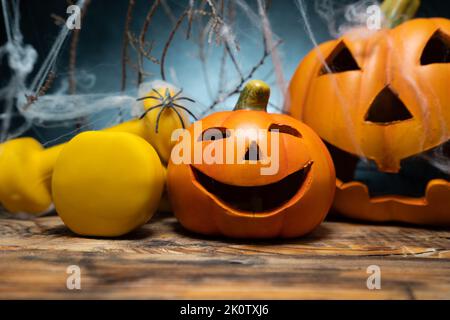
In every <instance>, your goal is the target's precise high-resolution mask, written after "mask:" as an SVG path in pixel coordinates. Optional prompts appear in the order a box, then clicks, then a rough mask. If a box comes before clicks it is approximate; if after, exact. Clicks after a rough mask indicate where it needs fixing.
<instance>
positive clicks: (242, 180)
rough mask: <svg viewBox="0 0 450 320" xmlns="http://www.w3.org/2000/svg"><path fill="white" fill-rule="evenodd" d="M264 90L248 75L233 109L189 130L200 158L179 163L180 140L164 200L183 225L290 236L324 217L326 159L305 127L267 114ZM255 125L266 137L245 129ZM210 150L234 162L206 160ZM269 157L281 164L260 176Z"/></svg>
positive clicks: (329, 183)
mask: <svg viewBox="0 0 450 320" xmlns="http://www.w3.org/2000/svg"><path fill="white" fill-rule="evenodd" d="M269 94H270V89H269V87H268V86H267V85H266V84H265V83H263V82H262V81H256V80H254V81H251V82H249V83H248V84H247V86H246V87H245V89H244V90H243V92H242V93H241V96H240V98H239V101H238V103H237V105H236V108H235V110H234V111H225V112H218V113H214V114H211V115H209V116H207V117H206V118H204V119H203V120H200V121H198V122H197V123H195V124H194V125H193V126H191V127H190V128H189V130H188V132H189V135H187V137H188V138H184V139H189V140H187V142H188V144H187V145H189V146H190V148H191V149H190V151H191V152H192V153H193V152H195V150H201V151H202V157H203V158H202V159H203V160H204V161H197V162H195V161H190V162H186V163H179V164H176V163H175V162H174V160H173V159H174V156H175V153H176V152H178V151H177V146H180V144H181V143H185V142H186V141H183V142H180V144H178V145H177V146H175V148H174V149H173V151H172V156H171V161H170V163H169V168H168V181H167V183H168V190H169V198H170V200H171V205H172V208H173V210H174V213H175V215H176V217H177V218H178V220H179V221H180V223H181V224H182V225H183V226H184V227H185V228H187V229H189V230H191V231H194V232H197V233H201V234H205V235H224V236H228V237H233V238H272V237H283V238H289V237H298V236H302V235H305V234H307V233H309V232H311V231H312V230H314V229H315V228H316V227H317V226H318V225H319V224H320V223H321V222H322V221H323V219H324V218H325V216H326V214H327V212H328V210H329V208H330V207H331V203H332V200H333V195H334V189H335V172H334V167H333V163H332V160H331V157H330V155H329V153H328V152H327V149H326V147H325V145H324V144H323V143H322V141H321V140H320V138H319V137H318V136H317V135H316V134H315V133H314V132H313V131H312V130H311V129H310V128H309V127H307V126H306V125H304V124H302V123H300V122H299V121H297V120H295V119H293V118H291V117H289V116H286V115H281V114H269V113H267V112H266V105H267V102H268V98H269ZM200 125H201V127H202V129H201V131H200V132H196V129H195V128H196V126H197V128H198V127H199V126H200ZM256 131H258V132H265V133H266V135H265V137H264V135H254V134H251V133H250V132H253V133H254V132H256ZM211 132H215V134H211ZM270 132H272V133H273V132H277V134H275V135H271V134H268V133H270ZM272 139H274V140H273V141H272ZM269 140H270V141H269ZM273 142H276V143H273ZM263 145H265V146H267V147H263ZM239 146H241V147H239ZM242 146H243V148H242ZM275 146H278V152H276V150H275V148H276V147H275ZM196 148H197V149H196ZM211 149H214V150H215V152H219V153H222V155H223V156H224V159H231V160H232V161H222V162H223V163H218V161H216V162H215V163H211V162H210V161H206V160H205V159H206V158H205V154H207V153H208V150H211ZM188 151H189V150H188ZM183 152H184V150H183ZM180 153H181V152H180ZM275 153H277V156H275ZM269 155H270V158H271V161H278V163H277V164H276V166H277V169H278V170H274V171H273V172H272V173H271V174H269V175H266V174H262V172H263V171H262V170H263V169H264V168H267V167H268V162H267V161H265V160H267V159H268V157H269ZM239 160H241V161H239ZM271 165H274V163H273V162H272V163H271Z"/></svg>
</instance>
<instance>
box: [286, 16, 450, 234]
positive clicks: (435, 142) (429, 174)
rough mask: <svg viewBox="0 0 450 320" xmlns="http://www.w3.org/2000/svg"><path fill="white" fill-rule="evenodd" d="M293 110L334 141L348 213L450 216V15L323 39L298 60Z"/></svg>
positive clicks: (339, 193)
mask: <svg viewBox="0 0 450 320" xmlns="http://www.w3.org/2000/svg"><path fill="white" fill-rule="evenodd" d="M287 110H288V111H289V113H290V114H291V115H292V116H294V117H295V118H297V119H300V120H302V121H304V122H305V123H306V124H307V125H309V126H310V127H312V128H313V129H314V130H315V131H316V132H317V133H318V134H319V135H320V136H321V138H322V139H323V140H324V141H325V142H326V143H327V144H328V146H329V149H330V152H331V155H332V157H333V160H334V163H335V167H336V174H337V178H338V179H337V190H336V199H335V202H334V207H335V208H336V209H337V211H338V212H340V213H342V214H344V215H346V216H348V217H352V218H358V219H366V220H372V221H402V222H409V223H417V224H431V225H450V183H449V180H450V179H449V177H450V174H449V166H448V165H449V161H450V158H449V155H450V152H449V151H450V148H449V147H450V144H449V138H450V20H446V19H439V18H436V19H414V20H411V21H408V22H405V23H403V24H401V25H399V26H397V27H396V28H394V29H382V30H379V31H374V32H370V33H369V32H368V30H353V31H351V32H349V33H348V34H346V35H344V36H343V37H342V38H340V39H337V40H335V41H330V42H327V43H324V44H322V45H320V46H319V47H317V48H316V49H314V50H313V51H312V52H310V53H309V55H308V56H307V57H306V58H305V59H304V60H303V61H302V62H301V64H300V66H299V67H298V69H297V71H296V73H295V75H294V77H293V79H292V81H291V85H290V90H289V97H288V101H287ZM360 159H363V160H360ZM430 159H431V161H430ZM439 160H440V161H439Z"/></svg>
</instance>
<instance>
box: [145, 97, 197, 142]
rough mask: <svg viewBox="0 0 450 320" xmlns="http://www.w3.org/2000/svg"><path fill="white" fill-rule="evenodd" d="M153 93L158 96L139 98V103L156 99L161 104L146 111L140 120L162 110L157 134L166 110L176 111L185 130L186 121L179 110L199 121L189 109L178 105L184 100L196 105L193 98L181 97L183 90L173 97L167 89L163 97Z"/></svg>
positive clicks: (156, 130) (159, 115) (156, 128)
mask: <svg viewBox="0 0 450 320" xmlns="http://www.w3.org/2000/svg"><path fill="white" fill-rule="evenodd" d="M152 91H153V92H154V93H156V96H147V97H142V98H138V99H137V101H142V100H146V99H154V100H158V101H159V102H160V104H158V105H156V106H153V107H151V108H148V109H147V110H145V112H144V113H143V114H142V115H141V116H140V117H139V119H142V118H144V117H145V115H146V114H147V113H149V112H150V111H152V110H153V109H156V108H161V110H159V112H158V116H157V117H156V126H155V132H156V133H158V127H159V120H160V118H161V114H162V113H163V112H164V110H166V109H170V108H171V109H172V110H173V111H175V113H176V114H177V116H178V119H180V122H181V125H182V126H183V129H185V124H184V121H183V117H182V116H181V114H180V112H179V111H178V110H177V108H180V109H183V110H184V111H186V112H187V113H189V114H190V115H191V116H192V117H193V118H194V119H195V120H197V117H196V116H195V115H194V114H193V113H192V112H191V111H190V110H189V109H188V108H186V107H184V106H182V105H180V104H178V103H177V102H178V101H182V100H186V101H190V102H194V103H195V100H193V99H191V98H188V97H183V96H180V95H181V93H182V92H183V89H181V90H180V91H178V92H177V93H176V94H174V95H173V96H172V95H171V94H170V90H169V89H166V91H165V93H164V95H162V94H161V93H160V92H158V91H157V90H156V89H152Z"/></svg>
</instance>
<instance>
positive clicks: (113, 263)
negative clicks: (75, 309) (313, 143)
mask: <svg viewBox="0 0 450 320" xmlns="http://www.w3.org/2000/svg"><path fill="white" fill-rule="evenodd" d="M69 265H78V266H79V267H80V268H81V287H82V288H81V290H73V291H72V290H68V289H67V288H66V279H67V276H68V274H67V273H66V268H67V267H68V266H69ZM370 265H378V266H380V268H381V272H382V284H381V285H382V288H381V290H374V291H371V290H368V289H367V286H366V281H367V277H368V276H369V275H368V274H367V273H366V270H367V267H368V266H370ZM0 298H1V299H12V298H26V299H29V298H38V299H41V298H43V299H47V298H61V299H91V298H101V299H116V298H125V299H135V298H137V299H147V298H162V299H165V298H179V299H197V298H199V299H200V298H206V299H240V298H245V299H347V298H352V299H450V230H428V229H418V228H411V227H402V226H368V225H361V224H352V223H345V222H325V223H324V224H322V226H321V227H320V228H319V229H318V230H317V231H316V232H314V233H313V234H311V235H310V236H308V237H306V238H303V239H298V240H289V241H270V242H269V241H264V242H250V241H236V240H226V239H208V238H204V237H199V236H197V235H193V234H190V233H188V232H186V231H184V230H183V229H181V227H180V226H179V225H178V223H177V222H176V220H175V219H174V218H173V217H171V216H167V215H166V216H159V217H156V218H155V219H154V220H152V221H151V223H149V224H147V225H145V226H144V227H142V228H141V229H139V230H138V231H136V232H134V233H133V234H131V235H129V236H127V237H122V238H120V239H116V240H109V239H97V238H81V237H77V236H76V235H74V234H72V233H71V232H70V231H69V230H68V229H67V228H66V227H65V226H64V225H63V224H62V222H61V220H60V219H59V218H58V217H44V218H37V219H34V220H27V221H25V220H16V219H5V218H3V219H0Z"/></svg>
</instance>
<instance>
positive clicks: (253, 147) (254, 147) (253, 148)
mask: <svg viewBox="0 0 450 320" xmlns="http://www.w3.org/2000/svg"><path fill="white" fill-rule="evenodd" d="M261 159H262V155H261V150H259V146H258V144H257V143H256V142H255V141H253V142H252V143H251V144H250V146H249V147H248V149H247V152H246V153H245V156H244V160H250V161H259V160H261Z"/></svg>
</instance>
